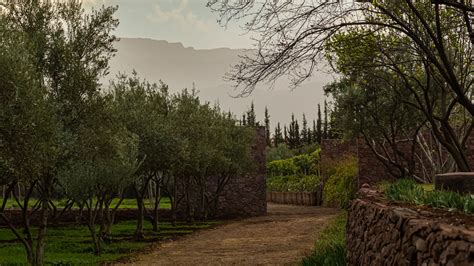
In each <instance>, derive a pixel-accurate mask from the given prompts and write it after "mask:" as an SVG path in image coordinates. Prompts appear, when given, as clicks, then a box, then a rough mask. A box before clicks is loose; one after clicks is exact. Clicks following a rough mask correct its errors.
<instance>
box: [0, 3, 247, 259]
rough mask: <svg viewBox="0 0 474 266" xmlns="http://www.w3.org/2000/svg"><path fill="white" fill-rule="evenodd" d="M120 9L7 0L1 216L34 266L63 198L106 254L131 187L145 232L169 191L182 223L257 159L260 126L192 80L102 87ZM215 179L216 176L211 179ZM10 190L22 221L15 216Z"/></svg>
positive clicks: (2, 27) (1, 78)
mask: <svg viewBox="0 0 474 266" xmlns="http://www.w3.org/2000/svg"><path fill="white" fill-rule="evenodd" d="M116 10H117V8H116V7H102V8H100V9H97V10H93V11H92V12H88V13H87V12H85V10H84V8H83V7H82V4H81V1H30V0H21V1H17V0H15V1H13V0H6V1H1V2H0V102H1V103H0V186H2V188H3V195H2V197H3V199H2V202H1V203H0V204H1V205H0V219H1V220H2V222H3V223H4V224H6V225H7V226H8V228H9V229H10V230H11V232H12V234H13V235H14V236H15V237H16V239H17V241H19V242H20V243H21V244H22V245H23V248H24V250H25V251H26V254H27V256H26V257H27V262H28V263H29V264H31V265H43V264H45V260H44V258H45V250H46V251H48V249H45V247H46V242H47V239H48V237H47V232H48V231H47V228H48V225H49V224H50V223H51V221H52V220H57V219H59V218H60V217H59V216H58V215H60V213H62V211H61V212H60V211H57V210H58V206H56V203H57V202H58V201H63V202H64V200H65V201H66V203H65V204H64V207H63V208H62V209H63V210H65V211H67V210H69V209H71V208H73V207H78V208H80V209H81V211H82V212H83V213H84V214H85V215H84V216H83V218H84V220H85V223H86V225H87V228H88V234H89V237H90V239H92V242H93V249H92V250H93V253H95V254H96V255H97V256H99V255H101V254H102V252H103V250H104V249H107V243H110V242H111V241H113V230H114V223H115V213H116V211H117V210H118V209H119V208H120V205H121V204H122V203H123V201H124V200H125V197H126V196H127V195H128V196H132V197H134V198H135V201H136V206H137V209H138V211H137V222H136V227H135V233H134V238H135V239H138V240H139V239H143V238H144V230H145V229H144V228H145V225H144V220H145V216H146V217H148V218H150V220H151V221H152V230H153V231H155V232H157V231H159V229H160V228H159V206H160V202H161V199H162V197H163V196H166V197H167V199H169V204H170V205H171V210H172V212H173V219H172V224H176V211H177V209H178V207H179V206H184V207H183V210H185V213H186V216H187V219H188V221H191V222H192V221H193V220H194V218H195V217H202V218H207V217H210V216H212V215H215V214H216V211H217V209H218V206H219V197H220V195H221V193H222V191H223V187H224V186H225V185H226V184H227V183H228V182H229V180H231V179H232V178H234V177H236V176H240V175H244V174H246V173H248V172H249V171H251V170H252V169H253V163H252V159H251V156H250V154H251V146H252V143H253V141H254V137H255V129H253V128H251V127H244V126H239V125H238V122H237V120H236V119H235V118H234V117H233V115H232V114H231V113H227V112H222V111H221V110H220V108H219V107H218V106H211V105H210V104H208V103H204V104H203V103H201V101H200V100H199V97H198V95H197V93H196V92H195V91H194V90H191V91H189V90H183V91H182V92H181V93H177V94H170V93H169V91H168V87H167V85H165V84H164V83H159V84H154V83H149V82H147V81H144V80H142V79H140V78H139V76H138V75H137V74H136V73H133V74H132V75H129V76H127V75H120V76H119V77H117V79H116V80H114V81H112V82H111V84H110V86H109V88H107V89H104V87H103V86H102V84H100V83H99V80H101V78H103V77H104V76H105V75H106V74H107V73H108V65H109V60H110V58H111V57H112V56H113V55H114V53H115V52H116V50H115V48H114V43H115V42H116V41H117V38H116V37H115V36H113V35H112V34H111V33H112V31H114V30H115V29H116V27H117V25H118V23H119V22H118V20H117V19H115V17H114V13H115V12H116ZM209 182H212V183H214V184H216V185H215V186H212V189H208V188H207V187H208V184H209ZM191 190H193V191H197V193H198V197H199V203H198V205H197V209H194V208H191V199H190V197H189V195H190V191H191ZM9 197H11V199H13V200H14V201H15V204H16V206H17V207H18V208H19V209H20V210H21V212H22V215H21V217H22V221H21V223H16V222H15V223H14V222H13V221H11V220H10V217H9V215H7V214H6V208H7V204H8V202H9V201H11V199H10V200H9V199H8V198H9ZM146 199H147V200H146ZM150 199H151V200H152V201H151V204H152V207H151V208H146V205H145V201H147V202H148V203H150V202H149V200H150ZM33 216H36V217H38V218H37V219H35V221H36V222H37V224H35V226H33V225H32V217H33ZM18 224H20V225H21V226H18ZM36 225H37V226H36ZM104 245H105V246H104ZM89 251H90V250H87V251H85V252H89Z"/></svg>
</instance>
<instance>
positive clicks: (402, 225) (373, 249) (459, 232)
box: [347, 188, 474, 265]
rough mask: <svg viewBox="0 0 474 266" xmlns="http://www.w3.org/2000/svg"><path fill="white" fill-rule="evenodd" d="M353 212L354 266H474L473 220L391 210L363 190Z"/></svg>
mask: <svg viewBox="0 0 474 266" xmlns="http://www.w3.org/2000/svg"><path fill="white" fill-rule="evenodd" d="M359 195H360V198H359V199H356V200H354V201H353V202H352V203H351V206H350V208H349V215H348V223H347V262H348V265H474V227H473V219H474V218H473V217H472V216H468V215H462V214H459V215H457V216H456V215H453V214H448V215H445V214H446V213H448V212H443V211H440V210H428V209H423V210H420V209H418V208H417V207H413V208H410V207H400V206H390V205H389V204H387V203H384V202H383V201H382V200H378V199H377V196H374V195H377V193H376V192H374V191H371V190H370V189H367V188H363V189H361V191H360V192H359Z"/></svg>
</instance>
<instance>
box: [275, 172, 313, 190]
mask: <svg viewBox="0 0 474 266" xmlns="http://www.w3.org/2000/svg"><path fill="white" fill-rule="evenodd" d="M320 185H321V177H320V176H317V175H303V176H301V175H286V176H274V177H271V178H269V179H268V180H267V190H268V191H275V192H316V191H319V188H320Z"/></svg>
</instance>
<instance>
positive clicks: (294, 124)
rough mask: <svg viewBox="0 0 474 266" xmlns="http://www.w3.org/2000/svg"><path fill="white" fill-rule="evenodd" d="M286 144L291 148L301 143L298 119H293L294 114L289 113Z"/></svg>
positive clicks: (297, 146)
mask: <svg viewBox="0 0 474 266" xmlns="http://www.w3.org/2000/svg"><path fill="white" fill-rule="evenodd" d="M288 134H289V136H288V140H289V141H288V142H289V143H288V146H289V147H290V148H291V149H295V148H299V147H300V145H301V138H300V129H299V125H298V120H296V119H295V115H294V114H291V123H290V128H289V132H288Z"/></svg>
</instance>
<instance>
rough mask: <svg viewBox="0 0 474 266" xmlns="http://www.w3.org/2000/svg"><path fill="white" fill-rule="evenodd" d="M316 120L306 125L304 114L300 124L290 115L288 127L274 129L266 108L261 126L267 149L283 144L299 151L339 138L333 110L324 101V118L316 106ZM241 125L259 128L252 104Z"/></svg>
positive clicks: (279, 124)
mask: <svg viewBox="0 0 474 266" xmlns="http://www.w3.org/2000/svg"><path fill="white" fill-rule="evenodd" d="M317 106H318V107H317V110H318V112H317V118H315V119H313V120H312V124H309V123H308V119H307V117H306V114H303V116H302V120H301V121H302V122H301V125H300V122H299V121H298V119H296V118H295V115H294V114H291V120H290V123H289V125H286V124H284V125H283V128H282V125H281V123H280V122H278V123H277V124H276V126H275V127H274V129H273V130H272V128H271V115H270V111H269V110H268V108H267V107H265V113H264V120H263V125H264V127H265V131H266V142H267V146H268V147H278V146H279V145H280V144H285V145H287V146H288V148H290V149H301V148H303V147H304V146H309V145H314V144H316V145H320V144H321V140H323V139H331V138H338V137H340V135H341V134H340V133H338V132H337V131H336V127H335V125H334V124H335V121H334V119H333V113H335V112H334V110H332V108H331V106H330V105H329V104H328V102H327V101H326V100H325V101H324V105H323V108H324V109H323V112H324V117H323V116H322V113H321V105H320V104H318V105H317ZM240 124H241V125H248V126H253V127H255V126H259V125H260V123H259V122H258V120H257V115H256V113H255V105H254V103H253V102H252V103H251V105H250V108H249V110H248V111H247V112H245V113H244V114H243V115H242V119H241V120H240Z"/></svg>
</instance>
